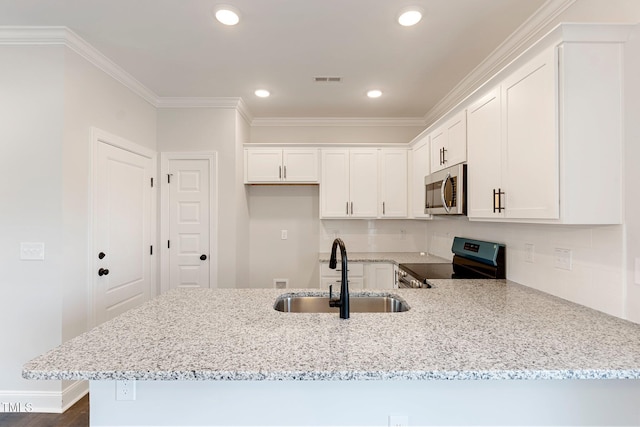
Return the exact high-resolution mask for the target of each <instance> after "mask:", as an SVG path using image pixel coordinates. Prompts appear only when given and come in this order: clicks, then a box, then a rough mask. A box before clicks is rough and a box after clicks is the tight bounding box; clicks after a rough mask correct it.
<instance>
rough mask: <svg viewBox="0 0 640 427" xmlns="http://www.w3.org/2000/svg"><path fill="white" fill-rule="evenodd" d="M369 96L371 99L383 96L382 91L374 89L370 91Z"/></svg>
mask: <svg viewBox="0 0 640 427" xmlns="http://www.w3.org/2000/svg"><path fill="white" fill-rule="evenodd" d="M367 96H368V97H369V98H380V97H381V96H382V91H380V90H378V89H373V90H370V91H369V92H367Z"/></svg>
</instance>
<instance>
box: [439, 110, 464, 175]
mask: <svg viewBox="0 0 640 427" xmlns="http://www.w3.org/2000/svg"><path fill="white" fill-rule="evenodd" d="M446 131H447V142H446V147H445V152H444V166H445V167H449V166H453V165H457V164H459V163H464V162H466V161H467V111H466V110H463V111H461V112H459V113H458V114H456V115H455V116H453V117H452V118H451V120H449V121H447V124H446Z"/></svg>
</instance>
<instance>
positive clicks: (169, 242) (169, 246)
mask: <svg viewBox="0 0 640 427" xmlns="http://www.w3.org/2000/svg"><path fill="white" fill-rule="evenodd" d="M167 249H171V240H167Z"/></svg>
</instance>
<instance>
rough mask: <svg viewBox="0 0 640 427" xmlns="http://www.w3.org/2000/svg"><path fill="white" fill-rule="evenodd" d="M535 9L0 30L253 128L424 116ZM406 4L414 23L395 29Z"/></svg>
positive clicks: (247, 9) (159, 11)
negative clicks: (67, 35)
mask: <svg viewBox="0 0 640 427" xmlns="http://www.w3.org/2000/svg"><path fill="white" fill-rule="evenodd" d="M544 2H545V0H413V1H410V0H223V1H221V2H218V1H216V0H55V1H53V0H47V1H43V0H0V25H11V26H23V25H24V26H66V27H69V28H70V29H71V30H73V31H74V32H75V33H77V34H78V35H79V36H80V37H82V38H83V39H84V40H86V41H87V42H89V43H90V44H91V45H93V46H94V47H95V48H97V49H98V50H99V51H100V52H102V53H103V54H104V55H105V56H106V57H108V58H109V59H111V60H112V61H113V62H115V63H116V64H117V65H119V66H120V67H122V68H123V69H124V70H125V71H127V72H128V73H130V74H131V75H132V76H133V77H134V78H135V79H137V80H138V81H139V82H140V83H142V84H143V85H144V86H146V87H147V88H148V89H150V90H151V91H153V92H154V93H155V94H156V95H157V96H159V97H207V98H208V97H241V98H242V99H243V100H244V102H245V103H246V105H247V106H248V108H249V110H250V111H251V113H252V114H253V116H254V117H374V118H376V117H377V118H405V117H423V116H424V115H425V114H426V113H428V112H429V110H430V109H431V108H432V107H433V106H434V105H435V104H436V103H437V102H438V101H439V100H441V99H442V98H443V97H444V96H445V95H446V94H447V93H448V92H449V91H450V90H451V89H453V88H454V86H455V85H456V84H457V83H458V82H460V81H461V80H462V79H463V78H464V77H465V76H466V75H467V74H468V73H469V72H471V71H472V70H473V69H474V68H475V67H476V66H477V65H478V64H479V63H480V62H481V61H482V60H483V59H484V58H485V57H487V56H488V55H489V54H490V53H491V52H492V51H493V50H494V49H495V48H496V47H498V45H499V44H500V43H501V42H503V41H504V40H505V39H506V38H507V37H508V36H509V35H510V34H511V33H512V32H513V31H514V30H516V29H517V28H518V27H519V26H520V25H521V24H522V23H523V22H525V21H526V20H527V18H528V17H529V16H531V15H532V14H533V13H534V12H535V11H536V10H537V9H538V8H539V7H540V6H541V5H542V4H544ZM219 3H225V4H231V5H233V6H234V7H235V8H237V9H239V11H240V13H241V21H240V23H239V24H238V25H236V26H234V27H226V26H223V25H221V24H219V23H218V22H217V21H215V20H214V18H213V10H214V7H215V6H216V5H217V4H219ZM414 5H416V6H419V7H421V8H422V9H423V10H424V17H423V19H422V21H421V22H420V23H418V24H417V25H416V26H414V27H408V28H407V27H402V26H400V25H398V24H397V22H396V17H397V15H398V12H399V11H400V10H401V9H403V8H404V7H406V6H414ZM315 76H339V77H342V79H343V80H342V82H341V83H315V82H314V77H315ZM257 88H266V89H268V90H270V91H271V94H272V95H271V96H270V97H269V98H266V99H261V98H257V97H256V96H255V95H254V94H253V92H254V90H255V89H257ZM372 88H376V89H380V90H382V92H383V95H382V97H380V98H378V99H369V98H367V97H366V92H367V90H369V89H372Z"/></svg>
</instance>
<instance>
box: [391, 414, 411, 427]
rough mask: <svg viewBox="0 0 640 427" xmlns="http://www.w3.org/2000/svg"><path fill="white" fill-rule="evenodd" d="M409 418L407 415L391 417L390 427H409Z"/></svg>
mask: <svg viewBox="0 0 640 427" xmlns="http://www.w3.org/2000/svg"><path fill="white" fill-rule="evenodd" d="M408 426H409V417H407V416H406V415H389V427H408Z"/></svg>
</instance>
